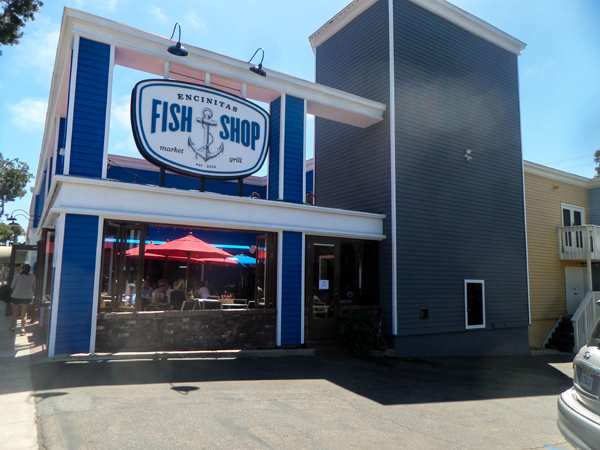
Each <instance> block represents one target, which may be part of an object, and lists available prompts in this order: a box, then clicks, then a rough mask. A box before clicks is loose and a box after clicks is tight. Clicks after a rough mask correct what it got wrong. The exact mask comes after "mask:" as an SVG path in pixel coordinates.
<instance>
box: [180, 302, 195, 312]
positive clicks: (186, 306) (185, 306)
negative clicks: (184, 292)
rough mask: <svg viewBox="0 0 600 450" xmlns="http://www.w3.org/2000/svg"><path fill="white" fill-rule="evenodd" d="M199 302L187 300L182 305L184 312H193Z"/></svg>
mask: <svg viewBox="0 0 600 450" xmlns="http://www.w3.org/2000/svg"><path fill="white" fill-rule="evenodd" d="M197 304H198V302H197V301H196V300H186V301H184V302H183V303H182V304H181V310H182V311H193V310H195V309H196V305H197Z"/></svg>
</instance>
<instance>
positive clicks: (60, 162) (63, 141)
mask: <svg viewBox="0 0 600 450" xmlns="http://www.w3.org/2000/svg"><path fill="white" fill-rule="evenodd" d="M66 146H67V119H66V118H65V117H61V118H60V122H59V125H58V149H57V150H56V175H62V174H63V173H64V167H65V155H64V151H65V150H64V149H65V147H66ZM61 150H62V152H63V155H61V154H60V152H61Z"/></svg>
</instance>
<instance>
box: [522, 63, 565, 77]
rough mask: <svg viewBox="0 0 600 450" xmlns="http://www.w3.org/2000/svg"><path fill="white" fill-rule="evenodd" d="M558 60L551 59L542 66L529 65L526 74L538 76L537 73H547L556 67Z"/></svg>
mask: <svg viewBox="0 0 600 450" xmlns="http://www.w3.org/2000/svg"><path fill="white" fill-rule="evenodd" d="M556 65H557V61H549V62H547V63H546V64H544V65H542V66H529V67H527V69H525V75H526V76H528V77H529V76H536V75H545V74H546V72H548V71H549V70H552V69H554V67H556Z"/></svg>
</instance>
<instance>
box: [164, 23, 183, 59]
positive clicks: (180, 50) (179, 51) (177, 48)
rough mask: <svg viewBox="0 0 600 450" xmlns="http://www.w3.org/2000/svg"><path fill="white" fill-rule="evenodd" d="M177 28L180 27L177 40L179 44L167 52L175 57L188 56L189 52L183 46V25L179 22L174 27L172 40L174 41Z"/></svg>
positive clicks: (172, 46)
mask: <svg viewBox="0 0 600 450" xmlns="http://www.w3.org/2000/svg"><path fill="white" fill-rule="evenodd" d="M177 26H179V38H178V39H177V44H175V45H171V46H170V47H169V48H168V49H167V51H168V52H169V53H171V54H172V55H175V56H187V55H188V51H187V50H186V49H185V47H184V46H182V45H181V25H180V23H179V22H176V23H175V26H174V27H173V33H171V39H173V36H174V35H175V28H177Z"/></svg>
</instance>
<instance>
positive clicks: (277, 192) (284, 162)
mask: <svg viewBox="0 0 600 450" xmlns="http://www.w3.org/2000/svg"><path fill="white" fill-rule="evenodd" d="M304 103H305V102H304V100H303V99H300V98H296V97H292V96H289V95H286V96H282V97H280V98H278V99H277V100H275V101H273V102H272V103H271V111H270V112H271V149H270V153H269V187H268V192H269V199H271V200H284V201H286V202H291V203H304V172H305V170H304V159H305V156H304V124H305V116H306V111H305V105H304ZM282 109H283V111H282ZM282 112H283V114H282ZM282 133H283V139H282ZM282 144H283V148H281V147H282ZM282 177H283V178H282Z"/></svg>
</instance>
